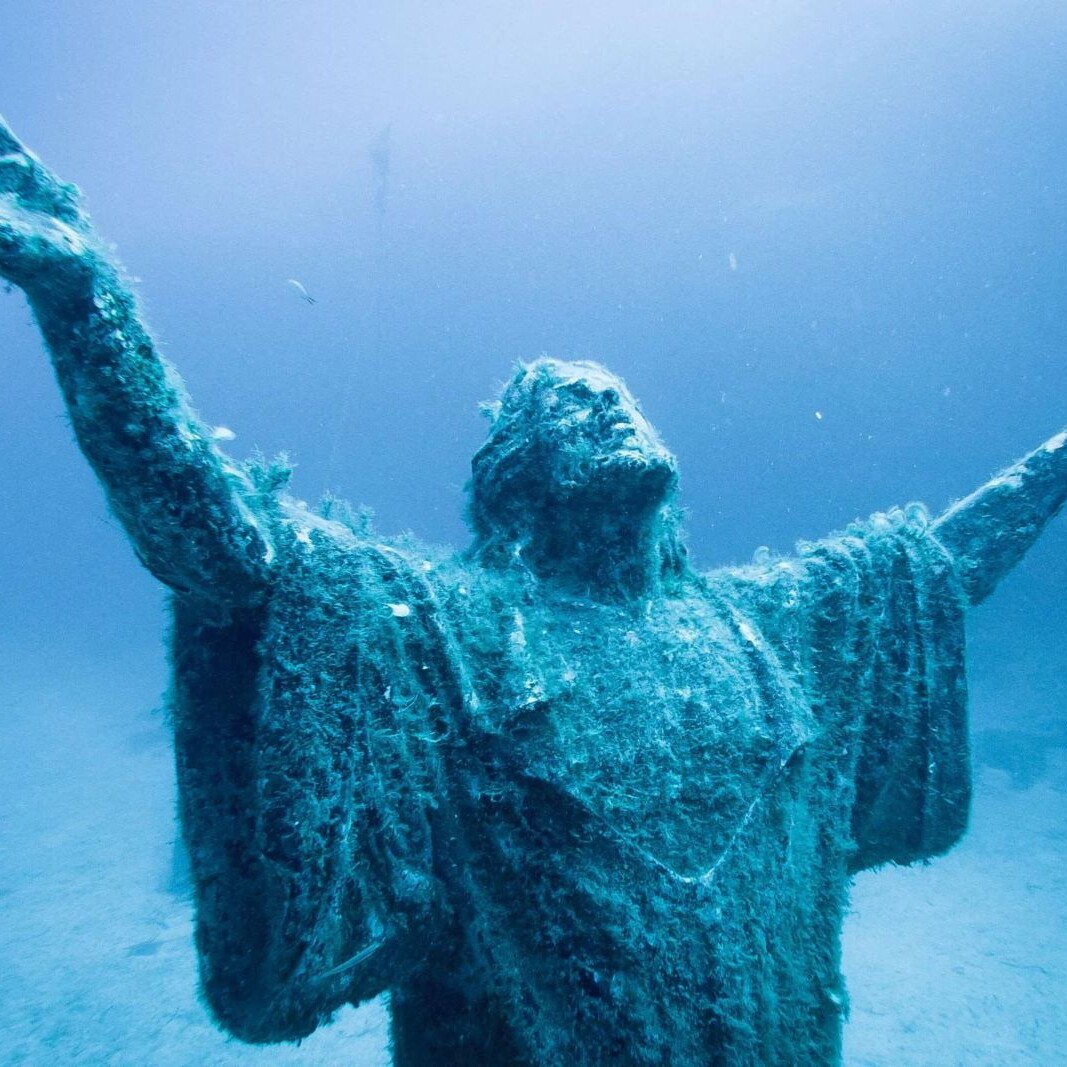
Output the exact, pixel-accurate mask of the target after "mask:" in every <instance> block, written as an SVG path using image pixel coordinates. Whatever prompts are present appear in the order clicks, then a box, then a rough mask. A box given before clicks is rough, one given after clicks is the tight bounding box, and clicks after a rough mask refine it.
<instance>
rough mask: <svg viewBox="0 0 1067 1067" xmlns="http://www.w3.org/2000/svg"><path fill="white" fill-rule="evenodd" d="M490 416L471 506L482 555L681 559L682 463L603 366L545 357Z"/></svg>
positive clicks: (525, 370) (526, 369) (520, 375)
mask: <svg viewBox="0 0 1067 1067" xmlns="http://www.w3.org/2000/svg"><path fill="white" fill-rule="evenodd" d="M488 410H489V413H490V414H491V416H492V419H493V425H492V428H491V430H490V432H489V437H488V440H487V441H486V442H485V444H484V445H483V446H482V447H481V448H480V449H479V450H478V452H477V453H476V454H475V456H474V460H473V462H472V465H471V467H472V477H471V483H470V491H471V495H470V507H469V516H470V520H471V525H472V527H473V529H474V534H475V538H476V548H477V549H478V551H480V552H481V553H482V554H483V556H484V555H486V554H487V553H488V555H490V556H491V555H493V553H494V552H495V553H500V552H512V553H513V552H515V551H520V552H522V551H529V552H532V553H533V554H534V556H535V557H536V556H538V554H540V556H541V557H544V556H545V554H546V553H547V554H548V557H552V556H554V557H556V558H557V559H558V561H559V562H560V563H561V564H562V563H565V562H566V555H567V553H568V551H570V550H571V549H573V550H574V551H575V552H578V553H582V552H584V553H587V554H588V553H589V552H595V551H598V550H602V551H603V552H605V553H610V552H612V551H616V552H627V551H641V552H646V553H652V554H654V555H655V556H656V557H657V559H659V558H660V557H662V558H663V560H666V559H667V558H668V557H669V558H670V559H671V560H675V562H677V561H678V560H679V559H680V558H681V549H680V547H679V544H678V530H677V527H678V522H677V509H676V508H675V507H674V496H675V491H676V488H677V483H678V468H677V463H676V461H675V458H674V456H673V455H672V454H671V453H670V451H669V450H668V449H667V448H666V446H665V445H664V444H663V442H662V440H661V439H660V437H659V434H658V433H657V432H656V430H655V429H654V428H653V426H652V424H651V423H650V422H649V421H648V419H646V418H645V416H644V414H643V413H642V411H641V409H640V407H639V406H638V404H637V402H636V401H635V400H634V398H633V397H632V396H631V394H630V391H629V390H628V389H627V388H626V385H625V383H624V382H623V381H622V380H621V379H620V378H617V377H616V376H615V375H613V374H611V373H610V372H609V371H607V370H605V369H604V368H603V367H601V366H600V365H599V364H596V363H590V362H584V361H583V362H575V363H564V362H561V361H559V360H554V359H540V360H537V361H536V362H535V363H531V364H528V365H525V366H522V367H520V369H519V370H518V372H517V373H516V374H515V376H514V377H513V378H512V379H511V381H510V382H509V383H508V384H507V386H506V387H505V388H504V391H503V393H502V394H501V396H500V400H499V402H498V403H496V404H494V405H491V406H490V407H489V409H488ZM583 539H584V540H583ZM597 540H599V542H600V544H599V545H597V544H595V543H590V542H595V541H597ZM540 561H541V562H542V563H545V562H546V560H545V559H541V560H540ZM551 563H552V559H551V558H548V559H547V564H549V565H551ZM659 565H660V564H659V563H657V564H656V566H659ZM542 569H544V568H542Z"/></svg>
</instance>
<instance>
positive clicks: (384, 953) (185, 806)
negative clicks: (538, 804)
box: [174, 527, 462, 1042]
mask: <svg viewBox="0 0 1067 1067" xmlns="http://www.w3.org/2000/svg"><path fill="white" fill-rule="evenodd" d="M302 532H303V535H304V539H303V540H297V539H295V538H292V539H288V540H289V541H291V547H290V548H289V549H288V550H287V554H286V555H285V556H284V557H283V558H282V560H281V563H282V566H281V567H280V569H279V578H278V579H277V581H276V582H275V587H274V589H273V593H272V596H271V599H270V601H269V603H268V604H267V605H266V606H265V608H264V609H263V611H261V612H260V613H259V614H258V615H257V616H256V617H255V618H254V619H249V620H247V622H246V623H244V624H243V625H241V624H238V623H233V624H231V625H230V626H228V627H227V628H225V629H214V628H212V627H208V626H204V625H203V624H201V623H199V622H198V620H197V619H196V618H195V617H193V616H192V615H191V614H190V609H189V608H188V607H187V606H185V605H183V604H181V603H179V604H178V605H177V606H176V607H177V615H176V625H175V642H174V643H175V648H174V657H175V669H176V698H177V700H176V703H177V707H176V711H175V719H176V722H175V727H176V747H177V757H178V784H179V795H180V808H181V815H182V829H183V835H184V837H185V840H186V843H187V845H188V847H189V852H190V859H191V866H192V870H193V880H194V889H195V897H196V905H197V948H198V952H199V957H200V973H201V981H202V988H203V993H204V997H205V1000H206V1001H207V1003H208V1005H209V1007H210V1008H211V1010H212V1012H213V1014H214V1015H215V1017H216V1019H217V1020H218V1021H219V1022H220V1023H221V1024H222V1025H223V1026H224V1027H225V1028H226V1029H227V1030H228V1031H229V1032H230V1033H232V1034H234V1035H235V1036H238V1037H240V1038H241V1039H243V1040H246V1041H254V1042H271V1041H283V1040H293V1039H296V1038H300V1037H302V1036H305V1035H306V1034H308V1033H310V1032H311V1031H312V1030H314V1029H315V1027H316V1026H318V1025H319V1024H320V1023H322V1022H323V1021H324V1020H325V1019H326V1018H328V1017H329V1015H330V1013H331V1012H332V1011H333V1010H334V1009H336V1008H337V1007H339V1006H340V1005H341V1004H344V1003H346V1002H358V1001H360V1000H364V999H366V998H368V997H370V996H373V995H375V994H376V993H378V992H380V991H382V990H383V989H386V988H388V987H389V986H391V985H392V984H394V983H395V982H396V981H397V980H398V979H400V978H402V977H403V976H404V974H405V973H406V971H407V970H408V969H409V968H410V967H411V966H412V965H413V962H414V961H417V960H418V959H419V958H420V956H421V953H422V952H423V951H424V950H425V944H426V942H427V941H428V940H429V939H430V938H432V936H433V930H434V929H435V928H437V926H438V924H439V923H440V921H442V908H443V902H442V900H441V895H440V892H439V884H438V879H437V877H436V873H435V867H434V863H435V849H434V840H435V838H436V837H437V836H438V827H439V825H440V822H441V820H442V819H447V816H446V815H445V814H444V812H443V811H439V810H438V809H439V808H440V806H441V801H442V799H443V798H442V792H443V789H442V782H441V776H440V768H439V762H438V758H437V749H438V745H437V742H438V740H439V739H440V738H441V737H443V736H444V735H445V734H446V733H447V731H448V725H449V716H450V715H451V714H453V713H455V711H456V709H457V708H458V707H460V706H461V703H462V695H461V693H460V689H459V687H458V683H457V682H456V679H455V673H454V669H453V668H454V666H455V660H456V657H455V654H454V652H453V651H452V650H451V649H450V648H449V647H448V641H447V635H446V634H445V633H444V631H443V629H442V627H441V625H440V618H439V612H438V610H437V607H436V602H435V598H434V596H433V592H432V590H431V589H430V587H429V585H428V583H427V582H425V581H423V580H421V578H420V577H419V576H418V575H417V573H416V570H415V568H414V567H413V565H412V564H411V562H410V561H409V560H408V559H407V558H406V556H405V554H404V553H402V552H399V551H393V550H391V549H389V548H388V546H382V547H376V546H371V545H366V544H355V543H350V540H351V539H350V540H349V541H346V540H345V539H344V538H341V537H338V536H333V535H332V534H331V533H329V532H327V531H324V530H322V529H317V528H313V527H310V528H307V529H303V531H302Z"/></svg>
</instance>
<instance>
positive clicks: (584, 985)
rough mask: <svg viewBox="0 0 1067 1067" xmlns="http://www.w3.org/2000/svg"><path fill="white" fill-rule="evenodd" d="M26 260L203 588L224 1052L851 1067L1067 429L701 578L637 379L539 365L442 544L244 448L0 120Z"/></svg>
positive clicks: (148, 531)
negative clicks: (844, 1047)
mask: <svg viewBox="0 0 1067 1067" xmlns="http://www.w3.org/2000/svg"><path fill="white" fill-rule="evenodd" d="M0 275H2V276H3V277H4V278H6V279H7V280H8V281H9V282H10V283H13V284H14V285H16V286H19V287H20V288H22V289H23V290H24V292H25V294H26V296H27V297H28V299H29V302H30V305H31V306H32V308H33V311H34V314H35V315H36V318H37V322H38V323H39V325H40V329H41V332H42V334H43V336H44V339H45V341H46V343H47V347H48V350H49V352H50V353H51V357H52V360H53V362H54V365H55V371H56V375H57V377H58V380H59V385H60V388H61V389H62V392H63V396H64V399H65V401H66V404H67V408H68V410H69V413H70V419H71V423H72V425H73V428H74V432H75V434H76V436H77V440H78V443H79V445H80V446H81V449H82V451H83V452H84V453H85V456H86V457H87V459H88V460H89V462H90V463H91V464H92V466H93V469H94V470H95V471H96V473H97V475H98V477H99V479H100V481H101V482H102V484H103V486H104V489H105V491H106V493H107V497H108V501H109V503H110V507H111V510H112V511H113V513H114V514H115V515H116V516H117V517H118V519H119V520H120V521H121V522H122V524H123V526H124V527H125V529H126V532H127V533H128V535H129V538H130V540H131V541H132V543H133V546H134V550H135V551H136V553H137V555H138V557H139V558H140V560H141V562H142V563H143V564H144V565H145V566H146V567H147V568H148V569H149V570H150V571H151V572H152V573H153V574H154V575H155V576H156V577H157V578H158V579H159V580H160V581H161V582H163V583H164V585H166V586H167V587H168V588H169V589H170V591H171V593H172V597H171V604H172V609H173V616H174V623H173V637H172V650H171V656H172V662H173V669H174V696H173V724H174V740H175V748H176V759H177V773H178V784H179V790H180V811H181V822H182V832H183V836H184V840H185V842H186V845H187V847H188V851H189V856H190V860H191V867H192V873H193V882H194V887H195V901H196V912H197V928H196V945H197V950H198V952H199V960H200V979H201V984H202V989H203V995H204V998H205V1001H206V1003H207V1004H208V1005H209V1007H210V1009H211V1011H212V1012H213V1013H214V1016H215V1018H216V1019H217V1020H218V1022H219V1023H220V1024H221V1025H222V1026H223V1027H224V1028H225V1029H226V1030H227V1031H229V1032H230V1033H231V1034H234V1035H235V1036H237V1037H238V1038H241V1039H242V1040H245V1041H252V1042H272V1041H287V1040H294V1039H297V1038H300V1037H302V1036H304V1035H307V1034H309V1033H311V1032H312V1031H313V1030H314V1029H315V1028H316V1027H318V1026H320V1025H322V1024H323V1023H324V1022H326V1021H327V1020H328V1019H329V1017H330V1015H331V1013H332V1012H333V1011H334V1010H335V1009H336V1008H338V1007H339V1006H340V1005H343V1004H346V1003H358V1002H360V1001H363V1000H366V999H367V998H369V997H373V996H375V995H376V994H379V993H382V992H388V993H389V994H390V1010H391V1013H392V1043H393V1052H394V1057H395V1062H396V1063H397V1064H398V1065H401V1067H416V1065H417V1067H428V1065H431V1064H432V1065H447V1064H492V1065H495V1067H502V1065H508V1064H526V1065H559V1064H566V1065H567V1067H581V1065H594V1064H672V1065H676V1067H692V1065H698V1064H699V1065H704V1064H729V1065H734V1064H740V1065H756V1064H824V1063H834V1062H837V1061H838V1059H839V1057H840V1040H841V1026H842V1020H843V1018H844V1016H845V1013H846V1012H847V997H846V993H845V989H844V985H843V981H842V977H841V972H840V947H839V935H840V928H841V922H842V917H843V915H844V911H845V905H846V898H847V892H848V885H849V879H850V876H851V875H852V874H853V873H854V872H856V871H859V870H861V869H864V868H869V867H875V866H878V865H880V864H886V863H911V862H913V861H915V860H919V859H924V858H926V857H930V856H934V855H936V854H938V853H942V852H944V851H945V850H947V849H948V848H950V847H951V846H952V845H953V844H954V843H955V842H956V841H957V840H958V839H959V838H960V836H961V834H962V833H963V831H964V829H965V826H966V822H967V811H968V801H969V793H970V772H969V766H968V754H967V753H968V746H967V732H966V692H965V681H964V638H963V616H964V611H965V609H966V607H967V606H968V605H970V604H975V603H977V602H979V601H980V600H982V599H983V598H984V597H985V596H987V595H988V594H989V593H990V592H991V590H992V589H993V588H994V586H995V585H996V584H997V582H998V580H999V579H1000V578H1001V577H1002V576H1003V575H1004V574H1005V573H1006V572H1007V571H1008V570H1009V569H1010V568H1011V567H1012V566H1013V565H1014V564H1015V563H1016V562H1017V561H1018V560H1019V559H1020V557H1021V556H1022V555H1023V553H1024V552H1025V551H1026V549H1027V548H1028V547H1029V546H1030V544H1031V543H1033V541H1034V540H1035V538H1036V537H1037V536H1038V534H1039V532H1040V530H1041V529H1042V527H1043V526H1044V524H1045V523H1046V522H1047V521H1048V520H1049V519H1050V518H1051V517H1052V516H1053V515H1054V514H1055V513H1056V512H1057V510H1058V509H1059V508H1060V507H1061V505H1062V504H1063V502H1064V499H1065V497H1067V448H1064V443H1065V441H1067V434H1060V435H1059V436H1057V437H1054V438H1053V439H1052V440H1050V441H1049V442H1048V443H1047V444H1045V445H1044V446H1043V447H1041V448H1039V449H1037V450H1036V451H1034V452H1032V453H1031V454H1030V455H1029V456H1027V457H1026V458H1025V459H1023V460H1022V461H1021V462H1019V463H1017V464H1015V465H1014V466H1013V467H1011V468H1009V469H1008V470H1007V471H1005V472H1004V473H1002V474H1001V475H999V476H998V477H996V478H994V479H993V480H992V481H991V482H989V483H988V484H987V485H985V486H983V487H982V488H980V489H979V490H978V491H977V492H975V493H974V494H972V495H971V496H969V497H967V498H966V499H965V500H962V501H961V502H959V503H957V504H955V505H954V506H953V507H951V508H950V509H949V510H948V511H946V512H945V513H944V514H943V515H941V516H940V517H939V518H937V519H935V520H930V519H929V517H928V516H927V514H926V512H925V511H924V510H923V509H922V508H921V507H919V506H917V505H911V506H909V507H908V508H906V509H904V510H894V511H890V512H889V513H887V514H885V515H876V516H874V517H873V518H871V519H870V520H868V521H866V522H858V523H855V524H853V525H852V526H849V527H848V528H847V529H846V530H844V531H843V532H842V533H839V534H837V535H834V536H831V537H828V538H827V539H825V540H822V541H818V542H814V543H810V544H803V545H801V546H798V550H797V554H796V555H795V557H792V558H781V559H768V560H765V561H763V562H760V563H758V564H756V565H753V566H749V567H743V568H737V569H724V570H718V571H712V572H710V573H700V572H697V571H696V570H695V569H693V567H692V565H691V564H690V561H689V560H688V558H687V556H686V552H685V549H684V547H683V543H682V539H681V533H680V514H679V511H678V509H677V507H676V505H675V491H676V485H677V480H678V475H677V468H676V464H675V460H674V458H673V456H672V455H671V454H670V452H668V451H667V449H666V448H665V447H664V445H663V443H662V441H661V440H660V438H659V437H658V435H657V434H656V431H655V430H654V429H653V428H652V426H651V425H650V424H649V423H648V421H647V420H646V419H645V417H644V416H643V415H642V413H641V410H640V408H639V407H638V406H637V405H636V403H635V402H634V401H633V399H632V398H631V396H630V395H629V393H628V392H627V390H626V388H625V386H624V385H623V384H622V382H620V381H619V380H618V379H617V378H615V377H613V376H612V375H611V374H609V373H608V372H607V371H605V370H604V369H603V368H601V367H599V366H597V365H595V364H591V363H564V362H557V361H554V360H548V359H542V360H538V361H537V362H534V363H532V364H530V365H528V366H524V367H522V368H521V369H519V370H518V372H517V373H516V374H515V376H514V377H513V379H512V380H511V381H510V383H509V384H508V385H507V386H506V388H505V389H504V391H503V394H502V395H501V397H500V400H499V405H498V406H497V408H496V409H495V412H494V417H493V422H492V428H491V430H490V433H489V437H488V440H487V441H486V443H485V444H484V445H483V447H482V448H481V449H480V450H479V451H478V453H477V455H476V456H475V457H474V461H473V475H472V480H471V484H470V506H469V517H470V521H471V525H472V528H473V534H474V539H473V544H472V546H471V548H470V549H469V550H468V551H466V552H464V553H461V554H454V555H445V554H442V553H439V552H436V551H431V550H430V549H427V548H424V547H423V546H420V545H419V544H418V543H417V542H414V541H412V540H409V539H402V540H397V539H387V538H382V537H379V536H377V535H376V534H375V533H374V532H373V530H372V529H370V527H369V525H368V524H367V523H365V522H361V521H358V520H357V519H355V518H353V517H352V516H351V514H350V513H348V512H347V511H344V510H343V509H342V508H340V507H339V506H338V505H334V506H333V507H331V508H326V509H320V510H319V511H318V512H313V511H312V510H310V509H308V507H307V506H306V505H304V504H302V503H300V502H298V501H295V500H294V499H292V498H291V497H290V496H288V495H287V494H286V493H285V491H284V485H285V480H286V476H287V471H286V469H285V467H284V464H281V463H278V464H271V463H267V462H263V461H257V462H255V463H249V464H243V465H242V464H241V463H238V462H236V461H234V460H233V459H231V458H229V457H228V456H227V455H225V453H224V452H223V451H222V450H221V449H220V447H219V440H218V435H215V434H213V433H212V430H211V429H210V428H209V427H207V426H205V425H204V424H203V423H202V422H200V421H199V420H198V418H197V416H196V414H195V413H194V411H193V409H192V408H191V406H190V404H189V402H188V400H187V399H186V396H185V394H184V392H183V389H182V385H181V381H180V379H179V378H178V376H177V375H176V373H175V372H174V370H173V369H172V368H171V366H170V365H169V364H168V363H167V362H166V361H165V360H164V359H163V358H162V357H161V356H160V355H159V353H158V351H157V349H156V347H155V346H154V344H153V342H152V339H151V337H150V335H149V333H148V332H147V330H146V327H145V325H144V323H143V322H142V320H141V317H140V314H139V312H138V308H137V305H136V301H135V299H134V297H133V295H132V294H131V292H130V288H129V286H128V285H127V283H126V282H125V281H124V278H123V275H122V273H121V270H120V268H119V266H118V265H117V263H116V262H115V260H114V259H113V258H112V256H111V254H110V253H109V251H108V249H107V247H106V246H105V245H104V244H103V243H102V242H101V241H100V240H99V239H98V237H97V236H96V235H95V234H94V232H93V230H92V228H91V226H90V223H89V219H88V217H87V215H86V214H85V212H84V210H83V207H82V205H81V202H80V199H79V195H78V192H77V190H76V189H75V188H74V187H73V186H70V185H66V184H63V183H61V182H59V181H58V180H57V179H56V178H55V177H54V176H53V175H52V174H51V173H50V171H49V170H48V169H47V168H45V167H44V166H43V165H42V164H41V162H40V161H39V160H37V159H36V158H35V157H34V156H33V155H32V154H30V153H29V152H27V150H26V149H25V148H24V147H23V146H22V145H21V144H20V143H19V141H18V140H16V139H15V137H14V136H13V135H12V134H11V132H10V131H9V130H8V129H7V128H6V127H2V126H0ZM886 936H887V937H891V936H892V932H891V931H886Z"/></svg>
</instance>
